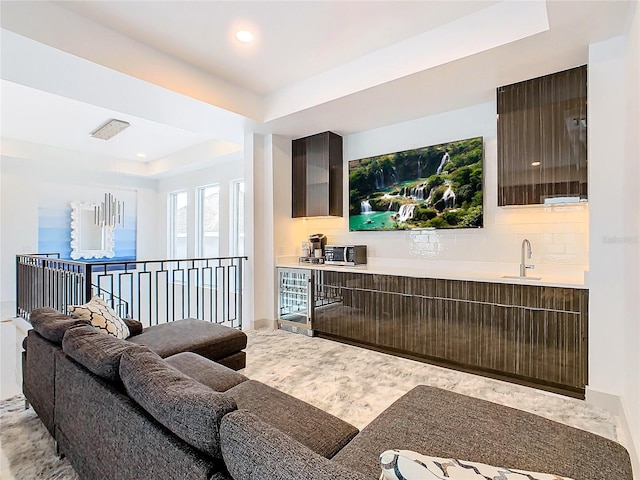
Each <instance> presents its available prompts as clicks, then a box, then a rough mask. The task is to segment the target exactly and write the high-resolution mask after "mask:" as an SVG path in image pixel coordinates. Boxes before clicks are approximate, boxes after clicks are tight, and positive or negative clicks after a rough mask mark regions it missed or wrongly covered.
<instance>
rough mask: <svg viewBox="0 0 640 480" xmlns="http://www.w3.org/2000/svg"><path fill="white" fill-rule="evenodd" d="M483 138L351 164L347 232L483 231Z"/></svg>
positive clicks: (418, 149) (355, 161) (362, 160)
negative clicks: (424, 229)
mask: <svg viewBox="0 0 640 480" xmlns="http://www.w3.org/2000/svg"><path fill="white" fill-rule="evenodd" d="M482 158H483V149H482V137H475V138H469V139H466V140H457V141H454V142H448V143H442V144H440V145H432V146H428V147H421V148H415V149H413V150H404V151H401V152H395V153H388V154H385V155H378V156H375V157H368V158H361V159H359V160H351V161H350V162H349V230H350V231H361V230H365V231H370V230H371V231H379V230H382V231H386V230H411V229H421V228H479V227H482V220H483V218H482V206H483V204H482V201H483V195H482V187H483V173H482Z"/></svg>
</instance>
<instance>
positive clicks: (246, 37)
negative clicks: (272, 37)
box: [236, 30, 253, 43]
mask: <svg viewBox="0 0 640 480" xmlns="http://www.w3.org/2000/svg"><path fill="white" fill-rule="evenodd" d="M236 39H238V41H240V42H242V43H250V42H252V41H253V33H251V32H249V31H247V30H239V31H237V32H236Z"/></svg>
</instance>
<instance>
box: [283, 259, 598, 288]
mask: <svg viewBox="0 0 640 480" xmlns="http://www.w3.org/2000/svg"><path fill="white" fill-rule="evenodd" d="M276 266H277V267H286V268H304V269H311V270H332V271H336V272H353V273H365V274H372V275H396V276H403V277H415V278H437V279H440V278H441V279H446V280H463V281H473V282H490V283H511V284H519V285H540V286H548V287H562V288H587V284H586V282H585V276H586V274H587V273H588V272H583V275H582V276H580V275H579V274H575V273H574V274H573V275H563V274H562V273H560V274H558V273H556V272H554V273H548V272H544V271H536V270H533V271H531V270H528V271H527V275H528V276H530V277H541V278H540V279H539V280H534V279H533V278H527V277H525V278H505V276H507V275H508V276H517V274H518V265H515V267H514V266H512V265H510V266H508V267H504V268H501V269H500V270H501V271H474V270H473V269H469V271H460V269H437V268H435V269H431V268H416V267H415V266H406V265H401V264H399V265H384V264H378V265H376V264H375V263H373V262H372V263H369V264H367V265H358V266H342V265H327V264H322V265H317V264H309V263H298V261H297V260H296V259H293V258H288V257H286V258H282V259H279V260H278V261H277V263H276Z"/></svg>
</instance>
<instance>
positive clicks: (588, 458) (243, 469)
mask: <svg viewBox="0 0 640 480" xmlns="http://www.w3.org/2000/svg"><path fill="white" fill-rule="evenodd" d="M30 348H31V344H29V345H28V349H30ZM32 353H33V352H30V351H29V350H28V351H27V357H28V356H29V355H30V354H32ZM54 388H55V393H56V399H55V405H54V419H55V422H54V425H55V428H54V432H55V435H56V439H57V441H58V442H59V445H60V447H61V450H62V452H63V453H64V454H66V455H67V456H68V457H69V459H70V461H71V463H72V464H73V466H74V468H75V470H76V471H77V472H78V474H79V475H80V477H81V478H83V479H149V478H165V479H183V478H189V479H198V478H202V479H216V480H221V479H230V478H233V479H234V480H248V479H253V480H258V479H260V480H262V479H264V480H266V479H270V480H272V479H273V480H320V479H323V480H324V479H328V478H331V479H333V478H336V479H337V478H340V479H347V480H364V479H371V480H374V479H377V478H378V477H379V475H380V466H379V459H378V458H379V455H380V454H381V453H382V452H383V451H385V450H389V449H394V448H396V449H405V450H414V451H417V452H422V453H424V454H427V455H432V456H443V457H453V458H460V459H465V460H471V461H478V462H484V463H489V464H493V465H500V466H504V467H508V468H509V467H510V468H520V469H526V470H533V471H541V472H550V473H555V474H558V475H563V476H568V477H571V478H573V479H575V480H587V479H588V480H600V479H601V480H605V479H607V480H609V479H611V478H616V479H620V480H632V478H633V477H632V473H631V464H630V461H629V456H628V454H627V452H626V450H625V449H624V448H623V447H622V446H620V445H619V444H617V443H615V442H613V441H610V440H607V439H605V438H603V437H600V436H597V435H594V434H591V433H588V432H585V431H582V430H577V429H574V428H571V427H568V426H565V425H561V424H559V423H556V422H552V421H550V420H546V419H544V418H541V417H538V416H536V415H532V414H529V413H525V412H522V411H519V410H515V409H512V408H509V407H505V406H502V405H497V404H494V403H491V402H486V401H483V400H478V399H474V398H471V397H468V396H464V395H460V394H456V393H453V392H449V391H445V390H441V389H438V388H434V387H427V386H419V387H416V388H415V389H413V390H411V391H410V392H408V393H407V394H405V395H404V396H402V397H401V398H400V399H399V400H398V401H396V402H395V403H394V404H393V405H391V406H390V407H389V408H388V409H387V410H385V411H384V412H383V413H382V414H381V415H379V416H378V417H377V418H376V419H374V420H373V421H372V422H371V423H370V424H369V425H368V426H367V427H366V428H364V429H363V431H362V432H358V430H357V429H356V428H355V427H353V426H352V425H349V424H348V423H346V422H344V421H342V420H340V419H338V418H336V417H334V416H332V415H330V414H328V413H326V412H323V411H322V410H319V409H317V408H315V407H313V406H311V405H309V404H307V403H305V402H302V401H300V400H298V399H296V398H294V397H291V396H290V395H287V394H285V393H283V392H280V391H278V390H275V389H273V388H271V387H269V386H267V385H264V384H262V383H260V382H256V381H253V380H249V379H247V378H246V377H245V376H243V375H242V374H240V373H239V372H236V371H233V370H232V369H229V368H227V367H225V366H223V365H220V364H218V363H215V362H213V361H211V360H210V359H207V358H204V357H203V356H201V355H198V354H195V353H193V352H182V353H176V354H173V355H169V356H167V357H166V358H164V359H163V358H161V356H160V355H158V354H157V353H155V352H153V351H152V349H150V348H149V347H147V346H142V345H137V344H133V343H132V342H129V341H126V340H118V339H115V338H113V337H110V336H108V335H104V334H102V333H99V332H97V331H96V330H95V329H93V327H89V326H86V325H73V326H70V328H67V329H66V331H65V332H64V336H63V339H62V342H61V350H60V352H59V357H58V358H57V360H56V368H55V378H54Z"/></svg>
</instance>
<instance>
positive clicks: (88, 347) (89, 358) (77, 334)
mask: <svg viewBox="0 0 640 480" xmlns="http://www.w3.org/2000/svg"><path fill="white" fill-rule="evenodd" d="M133 346H134V345H133V344H131V343H130V342H127V341H126V340H121V339H119V338H115V337H112V336H111V335H104V334H103V333H100V331H99V330H97V329H95V328H94V327H92V326H90V325H83V326H78V327H74V328H70V329H69V330H67V332H66V333H65V335H64V339H63V340H62V350H63V351H64V353H66V354H67V355H69V356H70V357H71V358H73V359H74V360H75V361H76V362H78V363H79V364H81V365H83V366H84V367H85V368H86V369H87V370H89V371H91V372H93V373H94V374H96V375H98V376H99V377H102V378H105V379H107V380H111V381H116V380H118V379H119V378H120V374H119V369H120V357H121V356H122V353H123V352H124V351H125V350H126V349H128V348H131V347H133Z"/></svg>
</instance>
